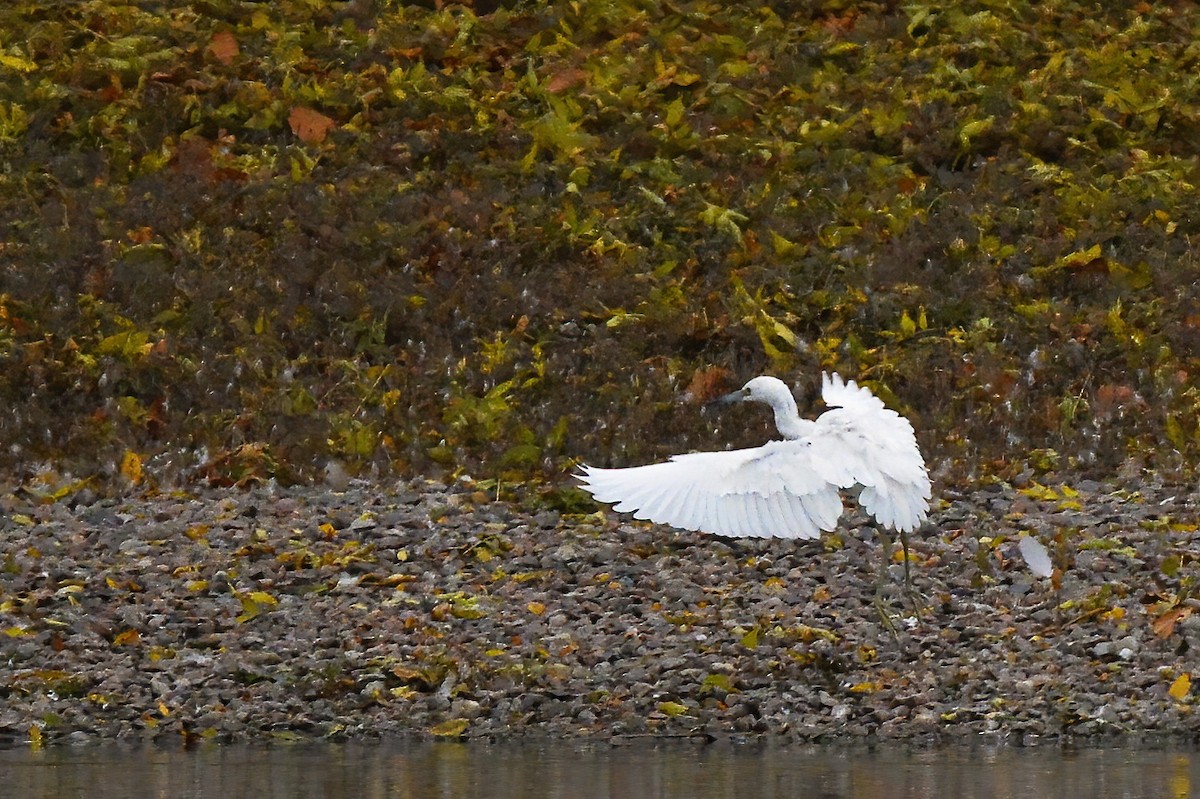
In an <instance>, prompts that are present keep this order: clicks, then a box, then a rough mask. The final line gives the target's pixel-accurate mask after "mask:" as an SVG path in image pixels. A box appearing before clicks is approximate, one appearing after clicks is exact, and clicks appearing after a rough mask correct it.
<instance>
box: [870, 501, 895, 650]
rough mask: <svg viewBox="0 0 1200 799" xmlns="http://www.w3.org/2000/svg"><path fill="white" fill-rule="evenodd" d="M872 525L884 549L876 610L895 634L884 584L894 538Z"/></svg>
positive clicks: (880, 565) (882, 620)
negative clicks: (884, 596)
mask: <svg viewBox="0 0 1200 799" xmlns="http://www.w3.org/2000/svg"><path fill="white" fill-rule="evenodd" d="M871 526H872V527H874V528H875V535H877V536H878V537H879V543H880V545H881V547H882V549H883V557H881V558H880V559H879V576H878V577H877V578H876V580H875V612H876V613H878V614H879V620H880V621H881V622H883V626H884V627H887V628H888V629H889V630H891V631H892V633H893V634H895V632H896V625H895V623H894V622H893V621H892V615H891V614H890V613H888V609H887V605H885V604H884V601H883V584H884V582H885V581H886V580H887V570H888V564H889V563H891V562H892V539H891V538H889V537H888V534H887V533H885V532H884V531H883V528H882V527H880V526H879V525H878V524H872V525H871Z"/></svg>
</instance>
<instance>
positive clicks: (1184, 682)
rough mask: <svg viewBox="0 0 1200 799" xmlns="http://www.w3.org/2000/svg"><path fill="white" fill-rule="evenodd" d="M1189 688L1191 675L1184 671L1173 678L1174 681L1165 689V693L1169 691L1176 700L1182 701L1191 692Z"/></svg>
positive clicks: (1190, 686) (1190, 687)
mask: <svg viewBox="0 0 1200 799" xmlns="http://www.w3.org/2000/svg"><path fill="white" fill-rule="evenodd" d="M1191 690H1192V676H1191V675H1190V674H1187V673H1184V674H1180V675H1179V676H1178V677H1176V678H1175V681H1174V682H1172V683H1171V687H1170V689H1168V690H1167V693H1169V694H1170V695H1171V698H1172V699H1174V700H1175V701H1176V702H1182V701H1183V700H1184V699H1185V698H1186V697H1187V695H1188V694H1189V693H1190V692H1191Z"/></svg>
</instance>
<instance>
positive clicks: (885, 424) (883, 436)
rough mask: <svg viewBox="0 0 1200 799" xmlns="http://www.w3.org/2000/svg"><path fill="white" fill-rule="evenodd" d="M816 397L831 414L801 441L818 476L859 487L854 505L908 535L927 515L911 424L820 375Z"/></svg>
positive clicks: (925, 484)
mask: <svg viewBox="0 0 1200 799" xmlns="http://www.w3.org/2000/svg"><path fill="white" fill-rule="evenodd" d="M821 397H822V398H823V399H824V400H825V404H826V405H829V406H830V408H832V410H829V411H826V412H825V413H823V414H821V416H820V417H819V418H818V419H817V422H816V429H815V430H813V431H812V432H811V433H809V434H808V436H806V440H807V441H808V442H809V444H810V447H811V449H812V452H813V456H814V458H815V459H816V460H818V461H819V462H821V463H823V464H824V465H825V470H824V472H823V474H824V476H825V477H826V478H827V479H829V480H830V481H831V482H834V483H836V484H837V485H839V486H841V487H843V488H849V487H851V486H853V485H856V484H857V485H861V486H862V487H863V490H862V493H860V494H859V496H858V501H859V502H860V503H862V506H863V507H864V508H865V509H866V511H867V512H868V513H870V514H871V515H872V516H874V517H875V519H876V520H877V521H878V522H879V523H880V524H882V525H884V526H886V527H892V528H894V529H896V530H899V531H901V532H909V531H911V530H915V529H916V528H917V527H918V526H920V524H921V522H923V521H924V520H925V517H926V515H927V514H928V511H929V497H930V485H929V473H928V472H927V471H926V469H925V460H924V459H923V458H922V457H921V451H920V449H918V447H917V439H916V436H914V435H913V429H912V425H911V424H909V422H908V420H907V419H905V418H904V417H903V416H901V415H900V414H898V413H896V412H895V411H893V410H891V409H890V408H887V407H885V406H884V404H883V402H882V401H881V400H880V399H879V398H878V397H876V396H875V395H874V394H872V393H871V392H870V391H868V390H867V389H865V388H862V387H861V386H859V385H858V384H856V383H855V382H854V381H853V380H849V381H843V380H842V378H841V377H839V376H838V375H836V374H833V375H828V374H826V375H822V377H821Z"/></svg>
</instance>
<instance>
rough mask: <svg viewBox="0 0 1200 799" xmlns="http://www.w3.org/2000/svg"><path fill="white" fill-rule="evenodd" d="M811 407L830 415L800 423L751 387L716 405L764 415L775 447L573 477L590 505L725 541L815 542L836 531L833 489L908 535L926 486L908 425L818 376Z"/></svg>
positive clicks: (754, 383) (774, 395)
mask: <svg viewBox="0 0 1200 799" xmlns="http://www.w3.org/2000/svg"><path fill="white" fill-rule="evenodd" d="M821 397H822V398H823V399H824V400H825V404H826V405H828V406H830V410H828V411H826V412H825V413H823V414H821V416H819V417H818V418H817V419H816V421H811V420H808V419H801V418H800V414H799V412H798V411H797V409H796V400H795V398H794V397H793V396H792V392H791V391H790V390H789V389H788V387H787V386H786V385H785V384H784V383H783V381H781V380H779V379H777V378H774V377H765V376H764V377H756V378H754V379H753V380H751V381H750V382H749V383H747V384H746V385H745V386H743V387H742V388H741V389H740V390H738V391H735V392H733V393H732V394H729V395H727V396H725V397H722V401H725V402H737V401H750V402H763V403H766V404H767V405H770V406H771V408H772V410H774V411H775V426H776V427H777V428H778V429H779V432H780V434H781V435H782V436H783V440H782V441H771V442H769V443H767V444H764V445H763V446H761V447H753V448H751V449H739V450H731V451H727V452H695V453H692V454H689V455H676V456H674V457H672V458H671V459H670V460H668V461H665V462H663V463H652V464H650V465H648V466H634V467H631V468H628V469H599V468H596V467H594V466H582V467H581V468H582V469H583V473H582V474H580V475H577V476H578V478H579V480H580V481H581V482H582V484H583V487H584V489H586V490H587V491H588V492H590V493H591V494H592V496H594V497H595V498H596V499H597V500H599V501H601V502H611V503H615V504H614V506H613V507H614V509H615V510H618V511H622V512H632V513H633V515H634V517H635V518H638V519H649V520H650V521H654V522H658V523H660V524H669V525H671V526H673V527H679V528H682V529H684V530H700V531H703V532H706V533H714V534H716V535H723V536H731V537H734V538H744V537H755V538H766V537H778V538H817V537H818V536H819V535H820V534H821V531H822V530H825V531H830V530H833V529H835V528H836V527H837V522H838V519H839V518H840V517H841V515H842V497H841V493H840V492H841V489H845V488H852V487H854V486H861V487H862V490H861V492H860V493H859V495H858V501H859V503H860V504H861V505H862V506H863V508H865V509H866V511H867V512H868V513H869V514H871V516H873V517H874V518H875V520H876V521H877V522H878V523H879V524H880V525H882V526H885V527H890V528H892V529H895V530H898V531H899V532H901V533H907V532H909V531H912V530H915V529H916V528H917V527H918V526H920V524H921V522H923V521H924V520H925V517H926V515H927V513H928V511H929V497H930V491H929V489H930V486H929V473H928V472H927V471H926V469H925V461H924V459H923V458H922V457H921V451H920V450H919V449H918V448H917V441H916V438H915V437H914V436H913V429H912V425H911V424H909V422H908V420H907V419H905V418H904V417H903V416H901V415H900V414H898V413H896V412H895V411H893V410H891V409H889V408H887V407H885V406H884V404H883V402H882V401H881V400H880V399H879V398H878V397H876V396H875V395H873V394H872V393H871V392H870V391H868V390H867V389H866V388H863V387H861V386H859V385H857V384H856V383H855V382H854V381H853V380H850V381H843V380H842V378H841V377H839V376H838V375H837V374H822V376H821Z"/></svg>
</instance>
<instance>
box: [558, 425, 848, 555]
mask: <svg viewBox="0 0 1200 799" xmlns="http://www.w3.org/2000/svg"><path fill="white" fill-rule="evenodd" d="M581 468H582V469H583V474H580V475H578V477H579V480H580V481H581V482H582V484H583V487H584V488H585V489H586V490H587V491H589V492H590V493H591V494H592V496H594V497H595V498H596V499H598V500H600V501H601V502H613V503H616V504H615V505H614V510H617V511H622V512H626V511H631V512H633V515H634V516H635V517H636V518H638V519H649V520H651V521H654V522H658V523H660V524H669V525H672V526H673V527H679V528H682V529H684V530H700V531H703V532H706V533H714V534H716V535H725V536H731V537H735V538H745V537H753V538H766V537H776V538H817V537H818V536H819V535H820V534H821V531H822V530H833V529H834V528H835V527H836V526H837V520H838V517H839V516H841V515H842V499H841V496H840V495H839V493H838V487H837V485H835V484H834V483H832V482H830V481H829V480H827V479H826V478H825V477H824V476H822V474H821V468H820V467H819V464H817V463H815V462H814V460H813V452H812V447H811V446H810V445H809V443H808V442H807V441H772V442H770V443H769V444H766V445H764V446H761V447H754V448H752V449H741V450H732V451H729V452H695V453H692V454H690V455H676V456H675V457H673V458H671V459H670V460H669V461H665V462H663V463H652V464H650V465H648V466H634V467H631V468H628V469H599V468H596V467H593V466H583V467H581Z"/></svg>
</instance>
